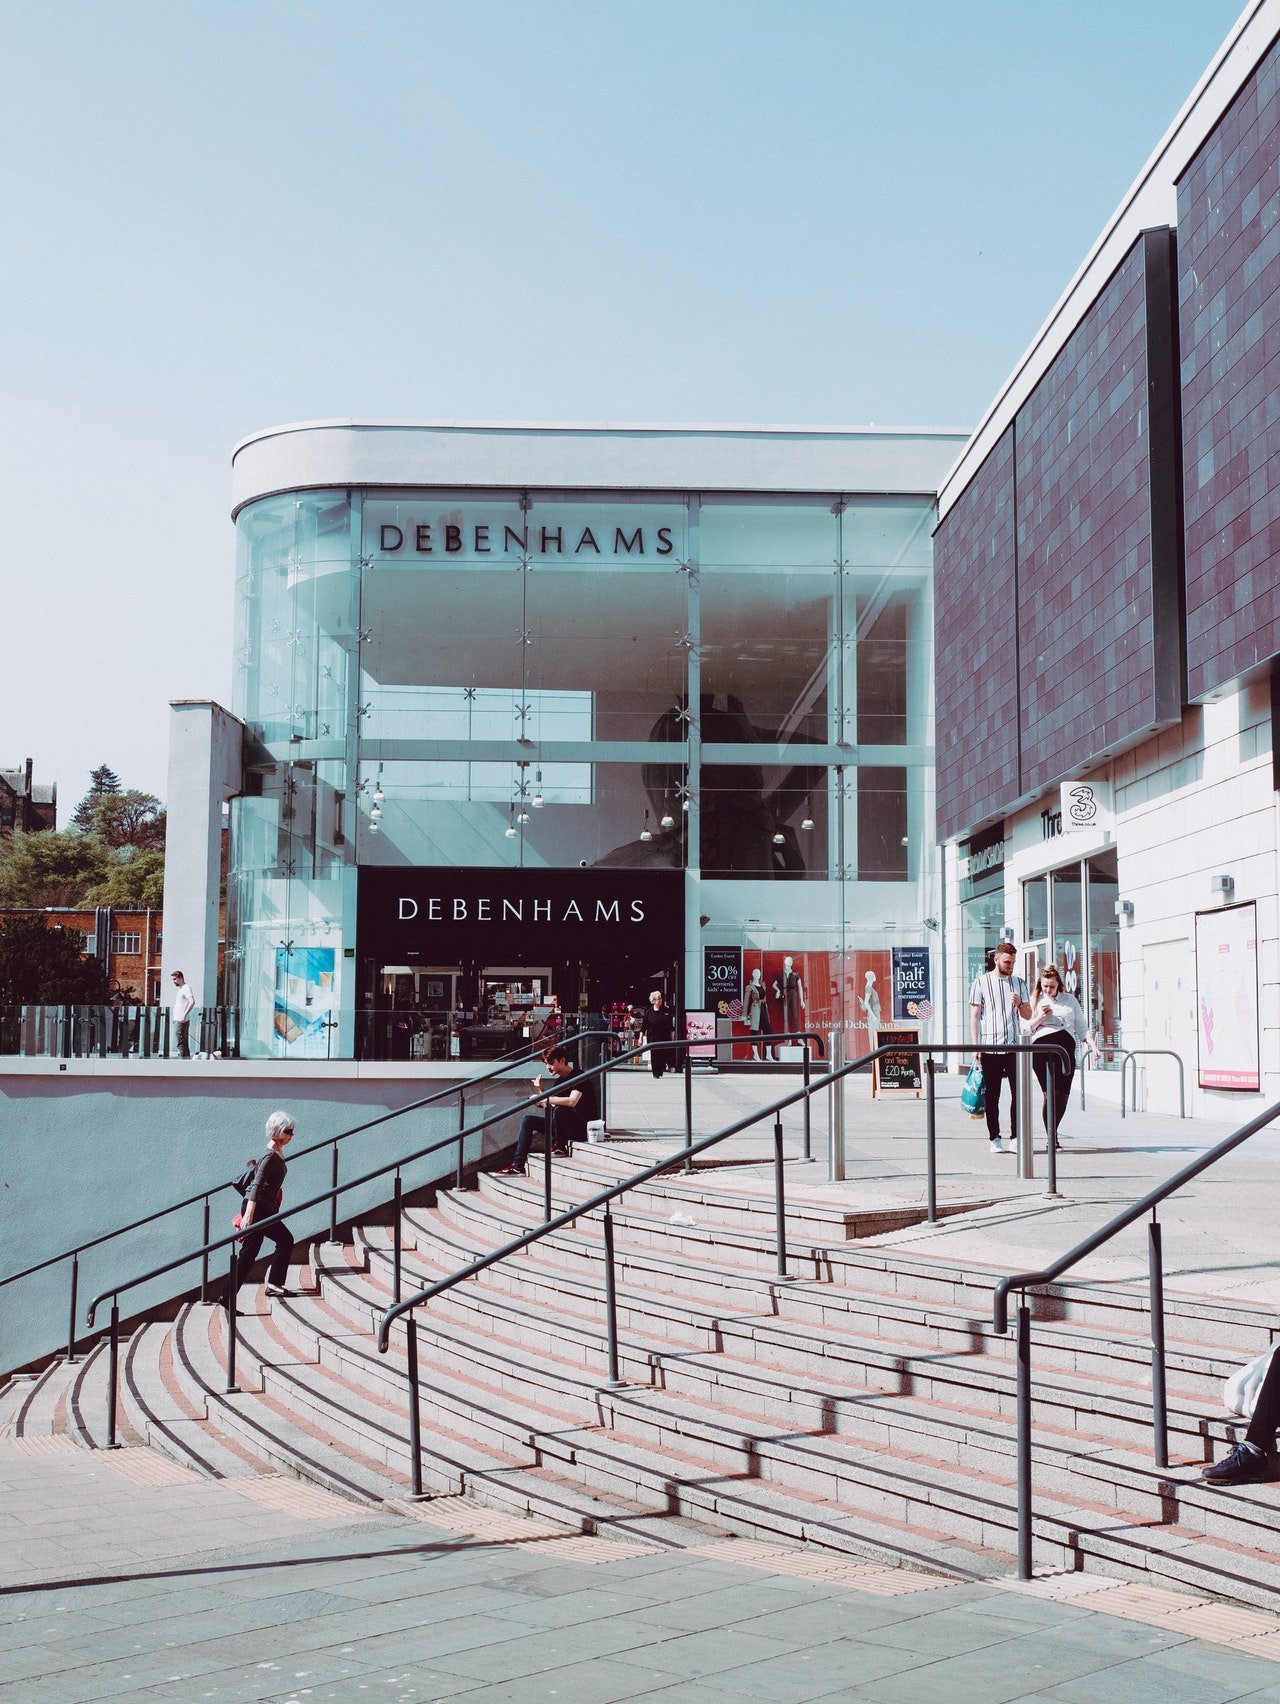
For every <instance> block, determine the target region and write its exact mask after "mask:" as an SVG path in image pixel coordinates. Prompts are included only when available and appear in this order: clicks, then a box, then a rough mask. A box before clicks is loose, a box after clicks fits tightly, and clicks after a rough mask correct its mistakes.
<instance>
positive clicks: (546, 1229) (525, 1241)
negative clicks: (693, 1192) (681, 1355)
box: [378, 1032, 916, 1497]
mask: <svg viewBox="0 0 1280 1704" xmlns="http://www.w3.org/2000/svg"><path fill="white" fill-rule="evenodd" d="M799 1033H800V1036H801V1037H802V1038H803V1039H805V1040H806V1041H808V1040H809V1039H812V1035H811V1033H810V1032H799ZM775 1039H779V1040H784V1041H789V1040H793V1039H796V1037H794V1036H790V1035H783V1036H781V1037H778V1038H775ZM654 1045H655V1046H662V1047H676V1046H680V1047H683V1046H687V1045H688V1044H687V1043H686V1042H660V1043H655V1044H654ZM695 1045H696V1044H695ZM635 1051H636V1052H640V1051H642V1050H641V1049H636V1050H635ZM902 1051H903V1049H902V1047H901V1046H898V1045H896V1044H892V1043H886V1044H885V1045H883V1046H881V1047H877V1048H875V1049H874V1050H873V1051H872V1052H870V1053H866V1054H863V1055H862V1056H861V1057H860V1058H858V1059H851V1060H850V1061H849V1062H848V1064H846V1065H842V1066H839V1067H837V1068H836V1069H835V1070H833V1071H829V1072H827V1073H826V1075H825V1076H823V1077H820V1078H818V1079H817V1080H810V1079H809V1077H808V1073H807V1072H806V1080H805V1081H804V1083H802V1085H801V1086H800V1088H798V1089H796V1090H794V1091H793V1092H792V1093H791V1094H787V1095H783V1096H781V1097H780V1098H779V1099H777V1100H775V1101H772V1102H770V1104H769V1105H767V1106H764V1107H761V1108H759V1109H758V1110H757V1111H756V1112H753V1113H751V1114H750V1115H749V1116H748V1117H745V1118H740V1119H737V1120H735V1122H734V1123H732V1124H729V1125H726V1126H725V1128H724V1129H723V1130H717V1131H714V1132H713V1133H712V1134H711V1135H710V1136H704V1137H702V1138H701V1140H700V1141H697V1142H693V1141H691V1140H686V1145H685V1147H683V1148H681V1149H679V1150H678V1151H677V1152H676V1153H674V1154H669V1155H668V1156H667V1157H666V1159H663V1160H657V1161H655V1163H654V1164H653V1165H651V1166H646V1167H645V1168H644V1169H643V1170H642V1171H639V1172H636V1173H635V1174H634V1175H633V1176H631V1177H629V1178H624V1179H623V1181H622V1182H621V1183H616V1184H611V1185H610V1186H609V1187H608V1188H607V1189H602V1190H600V1191H598V1192H597V1193H596V1194H595V1195H593V1196H592V1197H591V1198H590V1200H588V1201H583V1202H580V1203H579V1205H578V1206H576V1207H570V1208H567V1209H566V1210H565V1211H564V1212H563V1213H559V1214H556V1215H555V1216H554V1217H552V1215H551V1211H550V1193H549V1192H548V1196H547V1217H546V1219H545V1220H544V1221H543V1223H542V1224H541V1225H538V1226H536V1227H535V1228H534V1229H533V1230H532V1231H526V1232H525V1233H524V1235H523V1236H519V1237H515V1238H513V1239H512V1240H511V1241H510V1242H508V1243H505V1244H504V1245H503V1246H502V1247H501V1248H498V1249H494V1250H493V1251H491V1252H490V1253H489V1254H486V1255H481V1256H479V1257H477V1259H475V1260H473V1261H471V1262H469V1263H468V1264H467V1265H466V1266H464V1267H462V1268H461V1269H460V1270H459V1271H457V1272H454V1273H452V1274H450V1276H449V1277H447V1278H441V1279H438V1280H437V1281H436V1283H434V1284H429V1285H428V1286H427V1287H426V1289H424V1290H420V1291H419V1292H418V1293H417V1295H415V1296H409V1297H407V1298H406V1299H404V1300H403V1301H402V1300H400V1299H399V1298H397V1300H396V1301H395V1302H394V1303H393V1305H392V1306H391V1307H390V1308H388V1309H387V1310H386V1312H385V1313H384V1314H383V1316H382V1318H381V1320H380V1321H379V1324H378V1351H379V1353H380V1354H383V1355H385V1354H386V1352H387V1347H388V1342H389V1338H390V1331H391V1327H392V1325H393V1324H394V1323H395V1321H396V1320H397V1319H399V1318H400V1316H401V1315H402V1314H407V1315H408V1322H407V1326H406V1331H407V1342H406V1366H407V1372H408V1380H409V1453H410V1457H411V1485H412V1491H413V1495H414V1496H415V1497H420V1496H421V1495H422V1439H421V1415H420V1413H419V1384H418V1327H417V1321H416V1320H415V1319H414V1317H413V1309H414V1308H416V1307H420V1306H422V1305H423V1304H425V1303H426V1302H429V1301H430V1300H431V1299H432V1298H433V1297H435V1296H438V1295H440V1294H442V1293H443V1292H444V1291H445V1290H451V1289H452V1288H453V1286H454V1285H455V1284H460V1283H462V1281H463V1280H464V1279H466V1278H472V1277H474V1276H475V1275H476V1274H477V1273H478V1272H483V1271H485V1269H486V1268H487V1267H490V1266H494V1265H496V1264H497V1262H498V1261H500V1260H505V1259H507V1257H508V1256H509V1255H512V1254H516V1253H518V1252H519V1251H520V1250H521V1249H524V1248H528V1247H529V1246H530V1245H531V1244H532V1243H535V1242H539V1241H540V1240H541V1239H542V1238H543V1237H545V1236H548V1235H550V1233H551V1232H552V1231H557V1230H559V1229H561V1227H562V1226H564V1225H569V1224H572V1223H573V1222H574V1221H575V1220H577V1219H580V1218H582V1217H584V1216H585V1215H586V1214H588V1213H592V1212H594V1211H595V1209H596V1208H597V1207H603V1208H604V1221H603V1236H604V1258H605V1274H604V1289H605V1329H606V1339H607V1345H608V1362H609V1381H608V1382H609V1385H610V1386H611V1387H615V1388H616V1387H617V1386H618V1385H619V1384H620V1383H621V1380H620V1379H619V1376H618V1314H617V1290H616V1285H615V1282H614V1248H613V1218H612V1214H611V1211H610V1209H611V1207H612V1204H613V1202H614V1201H616V1200H617V1199H618V1197H619V1196H621V1195H625V1194H626V1192H627V1191H628V1190H629V1189H635V1188H637V1187H638V1186H639V1185H640V1184H643V1183H647V1182H649V1180H650V1179H651V1178H655V1177H658V1176H659V1175H660V1174H661V1173H662V1172H664V1171H669V1170H670V1169H671V1167H672V1166H676V1165H680V1164H681V1163H683V1164H684V1165H685V1167H686V1169H688V1167H689V1166H690V1164H691V1162H692V1160H693V1157H694V1156H695V1155H697V1154H702V1153H705V1152H706V1151H707V1149H708V1148H713V1147H715V1146H716V1144H717V1143H719V1142H723V1141H725V1140H726V1138H728V1137H730V1136H736V1135H739V1134H740V1133H741V1132H742V1131H743V1130H749V1129H750V1128H751V1126H752V1125H753V1124H758V1123H759V1122H760V1120H761V1119H763V1118H768V1117H769V1116H770V1115H771V1114H772V1115H773V1119H774V1125H773V1167H774V1243H775V1249H776V1260H777V1272H776V1277H777V1281H778V1282H779V1283H787V1282H788V1281H789V1279H790V1273H789V1272H788V1271H787V1229H786V1186H785V1182H784V1170H783V1151H782V1114H783V1112H784V1111H785V1110H786V1109H787V1108H788V1107H789V1106H794V1105H795V1104H796V1102H797V1101H800V1100H804V1101H805V1102H806V1104H807V1103H808V1099H809V1097H811V1096H812V1095H815V1094H817V1093H818V1092H819V1091H820V1090H822V1089H825V1088H828V1087H829V1086H830V1085H831V1084H832V1083H834V1082H836V1081H837V1080H838V1079H840V1078H843V1077H847V1076H848V1075H849V1074H850V1073H851V1072H854V1071H859V1070H863V1069H865V1068H866V1066H868V1065H869V1064H871V1063H873V1062H874V1061H875V1060H877V1059H881V1058H883V1057H885V1056H886V1055H888V1054H896V1053H901V1052H902ZM913 1051H916V1050H914V1049H913ZM807 1052H808V1049H807V1047H806V1055H807ZM624 1057H629V1055H624ZM686 1069H687V1067H686ZM583 1074H584V1075H585V1073H583ZM547 1146H548V1152H549V1151H550V1143H549V1142H548V1145H547ZM549 1176H550V1162H548V1177H549ZM396 1287H397V1290H398V1289H399V1282H398V1274H397V1286H396Z"/></svg>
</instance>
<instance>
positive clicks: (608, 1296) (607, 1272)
mask: <svg viewBox="0 0 1280 1704" xmlns="http://www.w3.org/2000/svg"><path fill="white" fill-rule="evenodd" d="M604 1308H605V1324H606V1327H607V1329H608V1334H609V1380H608V1385H609V1389H611V1390H616V1389H617V1388H618V1387H619V1386H620V1385H621V1384H622V1379H621V1378H620V1377H619V1375H618V1294H617V1290H616V1289H615V1287H614V1278H613V1214H612V1213H611V1212H610V1211H609V1207H608V1203H606V1204H605V1209H604Z"/></svg>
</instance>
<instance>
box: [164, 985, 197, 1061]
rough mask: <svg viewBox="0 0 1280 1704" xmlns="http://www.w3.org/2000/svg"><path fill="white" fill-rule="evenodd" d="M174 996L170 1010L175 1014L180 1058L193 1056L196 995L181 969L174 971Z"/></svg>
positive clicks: (174, 1023) (174, 1024) (174, 1025)
mask: <svg viewBox="0 0 1280 1704" xmlns="http://www.w3.org/2000/svg"><path fill="white" fill-rule="evenodd" d="M172 974H173V998H172V1001H171V1003H170V1010H171V1012H172V1014H173V1027H174V1031H175V1033H176V1035H177V1041H178V1058H179V1059H190V1057H191V1014H192V1012H193V1011H194V1010H195V1005H196V997H195V995H194V994H193V993H192V992H191V984H190V983H189V982H188V981H187V979H186V977H185V976H183V974H182V972H181V971H180V970H175V971H174V972H173V973H172Z"/></svg>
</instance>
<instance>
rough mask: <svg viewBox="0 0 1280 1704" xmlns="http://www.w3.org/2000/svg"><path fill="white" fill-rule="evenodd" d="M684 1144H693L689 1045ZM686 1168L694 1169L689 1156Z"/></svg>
mask: <svg viewBox="0 0 1280 1704" xmlns="http://www.w3.org/2000/svg"><path fill="white" fill-rule="evenodd" d="M684 1145H685V1147H686V1148H692V1146H693V1060H692V1059H691V1058H690V1056H689V1049H688V1048H687V1047H686V1048H685V1050H684ZM684 1169H685V1171H686V1172H691V1171H692V1170H693V1161H692V1160H691V1159H689V1158H688V1157H687V1156H686V1158H685V1162H684Z"/></svg>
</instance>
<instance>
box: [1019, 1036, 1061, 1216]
mask: <svg viewBox="0 0 1280 1704" xmlns="http://www.w3.org/2000/svg"><path fill="white" fill-rule="evenodd" d="M1059 1057H1060V1055H1059V1051H1058V1049H1057V1047H1052V1048H1050V1050H1049V1058H1048V1061H1047V1063H1048V1066H1049V1071H1048V1075H1047V1076H1046V1077H1045V1080H1044V1094H1045V1108H1046V1110H1047V1112H1048V1121H1047V1131H1046V1134H1047V1135H1048V1138H1049V1187H1048V1189H1046V1190H1045V1194H1046V1195H1056V1194H1057V1193H1058V1082H1059V1078H1058V1071H1059V1068H1060V1067H1059V1064H1058V1060H1059ZM1027 1110H1028V1117H1029V1116H1030V1108H1028V1109H1027Z"/></svg>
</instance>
